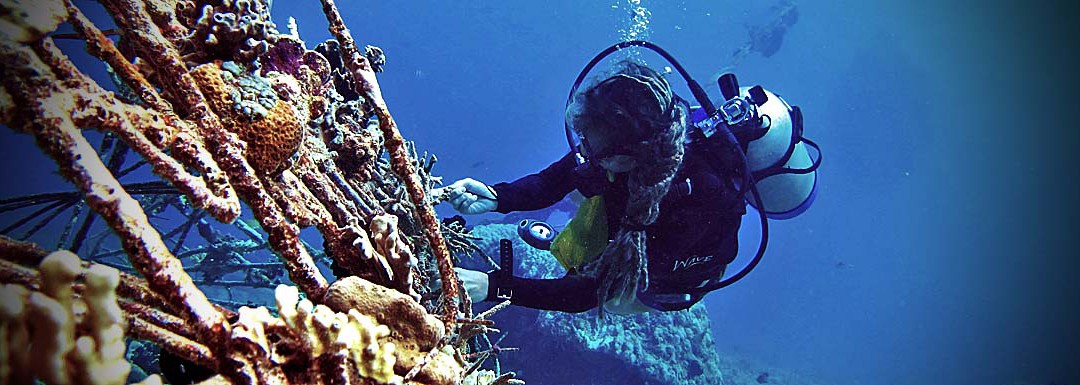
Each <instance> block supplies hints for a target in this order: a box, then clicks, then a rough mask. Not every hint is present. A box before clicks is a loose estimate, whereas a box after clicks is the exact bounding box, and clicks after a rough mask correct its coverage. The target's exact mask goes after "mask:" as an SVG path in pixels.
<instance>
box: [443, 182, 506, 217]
mask: <svg viewBox="0 0 1080 385" xmlns="http://www.w3.org/2000/svg"><path fill="white" fill-rule="evenodd" d="M440 193H442V194H446V195H445V196H446V198H447V200H449V201H450V205H452V206H453V207H454V210H457V211H458V212H460V213H462V214H483V213H486V212H488V211H492V210H495V208H496V207H498V205H499V204H498V203H497V198H496V197H495V190H492V189H491V187H488V185H486V184H484V183H483V182H480V181H478V180H475V179H472V178H465V179H462V180H459V181H457V182H454V183H453V184H451V185H449V186H446V187H443V190H441V191H440Z"/></svg>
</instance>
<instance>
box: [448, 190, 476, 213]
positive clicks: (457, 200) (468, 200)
mask: <svg viewBox="0 0 1080 385" xmlns="http://www.w3.org/2000/svg"><path fill="white" fill-rule="evenodd" d="M473 202H476V195H475V194H472V193H467V192H463V193H461V194H458V195H457V196H456V197H453V198H451V200H450V204H452V205H454V207H455V208H458V209H461V208H464V207H465V206H466V205H471V204H472V203H473Z"/></svg>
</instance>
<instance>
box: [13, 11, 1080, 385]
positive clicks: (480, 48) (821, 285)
mask: <svg viewBox="0 0 1080 385" xmlns="http://www.w3.org/2000/svg"><path fill="white" fill-rule="evenodd" d="M773 4H775V3H771V2H735V1H664V2H661V1H643V2H642V3H641V5H642V6H644V7H646V8H647V9H648V10H649V11H650V12H651V15H650V16H649V17H648V19H649V21H650V24H649V25H648V29H647V33H648V37H649V39H650V40H652V41H654V42H655V43H657V44H659V45H661V46H662V47H664V48H665V49H667V50H668V51H669V52H671V53H673V54H674V55H676V56H677V57H678V58H679V60H681V61H682V63H683V65H684V66H685V67H686V68H687V69H688V70H689V71H690V72H691V74H692V75H694V76H695V77H698V78H699V80H700V81H701V82H702V83H704V84H705V86H706V87H707V88H708V89H709V92H710V94H711V95H713V96H714V97H716V96H717V95H718V92H717V90H716V89H715V86H714V85H713V83H712V78H711V76H713V75H714V74H715V72H716V70H718V69H719V68H720V67H722V66H723V65H726V64H728V63H727V62H726V60H728V59H729V58H730V57H731V52H733V51H734V50H735V49H737V48H738V46H739V45H741V44H743V43H745V42H746V40H747V38H748V36H747V29H746V25H753V24H758V23H761V22H762V21H763V20H764V19H767V18H769V17H771V14H770V9H769V7H770V6H771V5H773ZM339 6H340V7H341V8H342V9H343V11H344V12H343V13H344V15H343V16H344V18H345V21H346V23H347V24H348V25H349V26H350V27H351V29H352V31H353V34H354V36H355V37H356V38H357V40H358V41H359V42H360V43H361V44H373V45H377V46H379V47H381V48H383V49H384V50H385V52H386V53H387V57H388V63H387V65H386V71H385V72H384V73H382V74H380V77H379V80H380V84H381V86H382V90H383V94H384V96H385V97H386V100H387V103H388V105H389V107H390V110H391V112H392V113H393V115H394V117H395V118H396V120H397V122H398V125H399V127H400V128H401V131H402V133H403V135H404V136H405V137H406V138H408V139H411V140H415V141H416V143H417V145H418V147H419V148H421V149H423V150H428V151H431V152H434V153H436V154H438V156H439V159H440V162H439V164H438V166H437V167H436V169H435V172H436V173H437V174H440V175H442V176H444V177H445V178H446V180H447V181H448V182H449V181H453V180H456V179H458V178H462V177H473V178H476V179H480V180H483V181H486V182H489V183H495V182H499V181H506V180H512V179H515V178H517V177H520V176H522V175H525V174H527V173H531V172H535V171H537V170H539V169H541V168H543V167H544V166H546V165H547V164H549V163H550V162H552V161H554V160H556V159H558V158H559V157H560V156H561V155H562V154H564V153H565V151H566V143H565V140H564V137H563V132H562V124H563V103H564V101H565V99H566V93H567V91H568V88H569V86H570V84H571V82H572V81H573V79H574V77H575V76H576V75H577V73H578V71H579V70H580V68H581V67H582V66H583V65H584V64H585V63H586V62H587V61H588V60H589V59H590V58H591V57H592V56H593V55H594V54H595V53H596V52H598V51H599V50H600V49H602V48H603V47H605V46H607V45H610V44H612V43H614V42H616V41H618V40H620V39H622V38H623V37H624V33H623V32H621V31H622V30H625V29H626V28H628V27H630V23H629V20H631V17H630V12H629V10H630V9H631V8H632V7H631V5H630V4H628V3H627V2H625V1H622V2H615V1H599V2H592V1H590V2H582V1H567V0H562V1H548V2H521V1H510V2H495V1H488V2H438V3H436V2H354V1H341V2H340V3H339ZM1046 6H1047V7H1048V8H1047V9H1045V10H1036V11H1032V10H1030V9H1027V8H1026V7H1023V6H1021V4H1012V3H1009V4H1005V3H1000V2H999V3H992V4H990V3H984V2H959V1H954V2H949V3H945V4H942V3H940V2H934V1H928V0H920V1H916V2H909V1H886V2H864V1H801V2H799V3H798V11H799V16H800V17H799V20H798V23H797V24H795V25H794V26H793V27H792V28H791V29H790V30H789V31H788V33H787V35H786V37H785V40H784V42H783V45H782V47H781V48H780V50H779V51H778V52H777V53H776V54H775V55H773V56H772V57H768V58H765V57H762V56H761V55H751V56H749V57H748V58H747V59H746V60H745V61H744V62H742V63H741V65H740V66H739V67H738V68H736V72H737V73H738V75H739V76H740V79H741V80H742V81H743V82H744V84H762V85H764V86H765V87H767V88H769V89H771V90H773V91H775V92H778V93H780V94H782V95H783V96H784V97H785V98H786V99H787V100H788V101H789V102H791V103H792V104H797V105H800V106H802V108H803V110H804V112H805V116H806V135H807V136H808V137H810V138H812V139H814V140H816V141H817V142H818V143H819V144H820V145H821V147H822V148H823V150H824V151H825V156H826V158H825V163H824V166H823V167H822V169H821V171H820V181H819V183H820V194H819V196H818V200H817V202H816V203H815V204H814V206H813V207H812V208H811V209H810V210H809V211H808V212H807V213H805V214H804V215H802V216H800V217H798V218H796V219H792V220H787V221H774V222H772V223H773V224H772V237H771V239H770V247H769V253H768V254H767V256H766V258H765V260H764V262H763V263H762V264H761V265H760V266H759V267H758V268H757V270H756V271H755V272H754V273H753V274H751V275H750V276H748V277H747V278H746V279H745V280H744V281H742V282H740V283H738V284H737V285H734V286H732V287H730V288H727V289H724V290H721V291H719V292H715V293H712V294H710V295H709V296H708V297H706V299H705V300H704V304H705V306H707V307H708V310H709V312H710V315H711V317H712V322H713V332H714V338H715V340H716V342H717V348H718V350H720V351H721V352H723V353H724V354H739V355H742V356H746V357H750V358H752V359H754V360H758V361H761V362H765V363H767V364H769V365H773V366H777V367H783V368H788V369H790V370H793V371H796V372H799V373H802V374H806V375H809V376H813V377H816V378H821V379H825V380H827V381H829V382H831V383H836V384H889V385H906V384H911V385H914V384H928V383H939V384H1007V383H1011V382H1012V381H1019V380H1024V381H1031V382H1037V383H1048V382H1051V381H1054V382H1056V383H1058V384H1066V383H1072V384H1076V383H1080V374H1078V372H1080V370H1078V369H1077V368H1076V365H1075V363H1076V358H1075V357H1077V356H1078V354H1080V347H1078V345H1077V341H1080V332H1078V329H1077V327H1076V325H1080V315H1078V309H1080V300H1078V297H1077V293H1080V290H1078V289H1080V284H1078V283H1077V281H1078V280H1076V279H1075V278H1074V277H1075V275H1076V269H1074V268H1071V267H1070V266H1067V265H1066V264H1064V263H1063V261H1065V260H1066V258H1067V257H1069V256H1071V255H1072V254H1075V253H1074V252H1072V250H1073V249H1074V246H1075V245H1076V238H1077V237H1076V235H1077V232H1076V230H1075V228H1074V227H1073V226H1071V225H1070V224H1069V223H1068V221H1067V220H1068V219H1069V218H1071V215H1072V214H1073V213H1075V211H1076V210H1075V206H1074V204H1073V203H1072V202H1071V201H1070V200H1071V199H1072V197H1075V196H1077V195H1078V194H1077V193H1078V191H1077V190H1078V189H1077V184H1076V179H1075V178H1074V174H1073V173H1071V172H1069V168H1068V167H1067V166H1068V163H1067V162H1066V160H1067V159H1068V158H1067V157H1068V154H1069V153H1070V152H1072V151H1075V144H1076V142H1075V135H1070V134H1067V133H1062V130H1065V129H1068V128H1073V127H1075V124H1070V123H1067V116H1064V117H1063V115H1066V114H1065V113H1064V112H1063V111H1070V110H1071V111H1073V113H1075V111H1076V107H1077V104H1076V102H1075V99H1065V100H1063V99H1061V98H1060V97H1062V96H1069V95H1068V93H1067V92H1062V91H1061V87H1062V83H1061V82H1062V79H1063V78H1060V77H1056V76H1059V75H1065V74H1068V73H1069V71H1070V67H1069V64H1068V63H1069V61H1068V60H1059V59H1055V58H1058V57H1060V56H1061V55H1068V54H1072V55H1073V56H1075V55H1074V54H1075V51H1068V52H1065V53H1062V51H1061V49H1062V48H1061V47H1062V46H1063V45H1064V44H1066V43H1067V42H1068V41H1070V40H1071V38H1069V36H1076V35H1074V34H1072V33H1073V32H1075V28H1074V27H1065V26H1063V25H1061V26H1059V24H1056V23H1052V22H1050V21H1048V20H1053V17H1052V16H1055V15H1060V14H1059V13H1058V12H1059V11H1060V12H1072V10H1071V9H1063V10H1058V9H1053V8H1049V7H1052V5H1050V4H1047V5H1046ZM274 7H275V8H274V14H275V20H276V21H277V23H278V25H279V27H280V29H282V30H284V26H285V24H286V17H287V16H290V15H291V16H294V17H296V18H297V20H298V22H299V31H300V35H301V37H303V38H304V39H305V40H306V41H308V45H309V47H313V46H314V45H315V44H316V43H318V42H319V41H322V40H324V39H326V38H328V37H329V34H328V33H327V32H326V29H325V19H324V18H323V16H322V14H321V11H320V9H319V5H318V3H317V2H313V1H304V2H299V1H284V0H277V1H275V5H274ZM1070 14H1071V13H1070ZM1032 28H1035V29H1034V30H1033V29H1032ZM65 44H67V43H65ZM1058 44H1062V45H1058ZM643 57H645V58H646V59H647V60H648V62H649V63H650V64H653V65H657V66H662V65H663V63H662V62H661V60H660V59H659V58H657V57H656V56H652V55H651V54H643ZM1066 57H1068V56H1066ZM675 83H676V84H678V82H675ZM679 89H680V90H683V91H681V92H682V93H683V94H684V95H686V94H687V93H686V92H685V91H684V90H685V88H683V87H682V86H681V85H679ZM1055 107H1056V108H1055ZM3 138H4V139H3V140H4V151H2V153H0V163H2V165H3V167H2V171H3V173H4V174H3V176H2V180H3V181H4V183H5V185H6V187H5V188H4V191H5V193H4V196H5V197H8V196H14V195H19V194H27V193H33V192H41V191H55V190H57V189H64V187H63V186H66V184H63V182H58V181H57V178H56V177H55V176H50V175H48V173H49V172H51V171H49V170H53V169H54V168H55V165H54V164H53V163H52V162H51V161H49V160H48V159H46V158H44V157H43V156H42V155H40V153H39V151H38V150H37V149H36V148H35V147H34V146H33V145H32V140H30V138H29V137H27V136H25V135H13V134H11V133H10V132H4V134H3ZM440 213H441V214H443V215H451V214H452V212H451V211H450V210H448V209H447V208H446V207H440ZM487 218H493V219H497V218H498V217H497V216H488V217H487ZM756 229H757V221H756V218H755V217H754V216H752V215H748V216H747V220H746V221H744V230H743V233H742V234H741V237H740V238H741V241H742V246H743V247H742V249H743V254H742V255H743V257H741V258H740V259H739V260H737V262H736V263H737V264H741V263H745V261H746V259H747V257H748V256H749V255H751V254H752V252H753V250H754V248H755V247H756V245H757V240H758V235H759V234H758V232H757V230H756ZM729 270H730V269H729ZM673 359H676V360H677V359H678V357H673ZM587 364H588V363H583V365H587ZM508 369H512V368H508Z"/></svg>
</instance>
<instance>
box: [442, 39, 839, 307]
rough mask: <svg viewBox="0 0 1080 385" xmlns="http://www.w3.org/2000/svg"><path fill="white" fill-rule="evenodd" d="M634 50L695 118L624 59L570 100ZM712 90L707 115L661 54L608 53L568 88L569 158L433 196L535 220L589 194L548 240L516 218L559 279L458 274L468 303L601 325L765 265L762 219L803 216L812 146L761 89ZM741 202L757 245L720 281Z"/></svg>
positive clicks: (508, 269) (695, 296) (693, 297)
mask: <svg viewBox="0 0 1080 385" xmlns="http://www.w3.org/2000/svg"><path fill="white" fill-rule="evenodd" d="M630 46H640V47H645V48H648V49H651V50H653V51H656V52H657V53H659V54H660V55H661V56H663V57H664V58H665V59H667V60H668V61H669V62H671V63H672V65H673V66H674V67H675V68H676V69H677V70H678V71H679V73H680V74H681V75H682V76H683V77H684V78H685V79H686V80H687V84H688V86H689V88H690V90H691V92H692V93H693V94H694V97H695V99H696V100H697V101H698V102H699V103H700V105H701V107H692V106H691V105H690V103H689V102H687V101H686V100H683V99H682V98H680V97H679V96H677V95H675V94H674V92H672V89H671V85H670V84H669V83H668V81H667V79H665V77H664V75H662V74H661V73H659V72H657V71H655V70H653V69H651V68H648V67H646V66H644V65H640V64H637V63H633V62H628V61H623V62H620V63H618V64H617V65H616V66H615V68H614V71H613V72H612V74H610V75H609V76H607V77H604V78H603V79H599V80H596V81H593V83H592V84H591V85H589V86H588V87H585V88H584V89H583V90H582V91H581V92H578V88H579V86H580V84H581V83H582V81H583V79H584V78H585V76H586V75H587V73H588V72H589V71H590V70H591V69H592V67H594V66H595V65H596V64H597V63H598V62H599V61H600V60H602V59H603V58H604V57H605V56H607V55H609V54H610V53H612V52H614V51H616V50H619V49H622V48H626V47H630ZM719 83H720V86H721V92H722V94H723V96H724V100H723V101H722V104H721V106H720V108H716V107H714V106H713V105H712V104H711V102H710V101H709V99H708V95H707V94H706V93H705V91H704V90H703V89H702V88H701V86H700V85H698V84H697V83H696V82H695V81H693V79H691V78H690V77H689V75H688V74H687V73H686V71H685V70H684V69H683V68H682V67H681V66H680V65H679V64H678V62H676V61H675V60H674V59H673V58H672V57H671V56H670V55H668V54H667V53H666V52H664V51H663V50H662V49H660V48H659V47H657V46H655V45H653V44H651V43H648V42H644V41H628V42H622V43H619V44H616V45H613V46H611V47H609V48H608V49H607V50H605V51H603V52H601V54H599V55H597V57H596V58H594V59H593V61H592V62H590V63H589V64H588V65H587V66H586V67H585V69H584V70H583V71H582V73H581V74H580V75H579V76H578V79H577V81H576V82H575V84H574V86H573V87H572V89H571V93H570V97H569V98H568V101H567V108H566V127H565V128H566V135H567V139H568V141H569V143H570V152H569V153H567V154H566V155H564V156H563V157H562V158H561V159H559V160H557V161H555V162H554V163H552V164H551V165H550V166H548V167H547V168H545V169H544V170H542V171H540V172H538V173H535V174H531V175H528V176H525V177H522V178H520V179H518V180H515V181H513V182H510V183H497V184H494V185H487V184H485V183H483V182H480V181H478V180H475V179H472V178H465V179H462V180H459V181H457V182H455V183H453V184H450V185H449V186H446V187H443V190H442V191H440V192H439V194H441V195H442V196H443V198H444V199H445V200H447V201H449V202H450V204H451V205H452V206H453V207H454V209H456V210H457V211H459V212H461V213H462V214H480V213H485V212H490V211H495V212H499V213H509V212H513V211H528V210H537V209H541V208H544V207H548V206H551V205H553V204H555V203H556V202H559V201H560V200H562V199H563V198H564V197H565V196H567V195H568V194H570V193H571V192H573V191H575V190H576V191H577V192H579V193H581V194H582V195H583V196H585V197H586V200H585V201H584V202H582V203H581V205H580V206H579V208H578V211H577V214H576V215H575V217H574V219H572V220H571V221H570V222H569V223H568V224H567V226H566V228H564V229H563V230H562V231H561V232H559V233H558V234H557V235H556V234H555V232H554V230H553V229H551V228H550V226H547V225H546V224H543V223H542V222H528V221H523V222H522V223H521V225H520V226H521V227H520V228H519V234H522V236H523V237H525V238H526V241H527V242H528V243H529V244H530V245H533V246H535V247H540V248H549V249H550V250H551V252H552V254H553V255H554V256H555V257H556V259H558V260H559V262H560V263H561V264H562V265H563V266H564V267H566V269H567V271H568V272H567V274H566V275H565V276H564V277H562V278H558V279H528V278H521V277H516V276H514V275H513V263H512V261H511V262H509V263H507V261H505V260H504V261H503V263H502V264H501V265H502V266H503V267H502V269H499V270H496V271H493V272H490V273H485V272H481V271H473V270H465V269H460V268H459V269H458V276H459V279H461V280H462V284H463V287H465V289H466V291H467V292H468V295H469V296H470V298H471V299H472V300H473V302H479V301H484V300H491V301H496V300H500V299H509V300H510V301H511V303H512V304H514V305H518V306H525V307H530V308H536V309H543V310H556V311H564V312H583V311H587V310H590V309H593V308H599V309H600V311H601V314H603V312H613V313H620V314H632V313H641V312H648V311H671V310H682V309H687V308H689V307H690V306H692V305H693V304H695V303H697V302H698V301H699V300H701V298H702V297H703V296H704V295H705V294H706V293H708V292H710V291H713V290H716V289H719V288H721V287H725V286H727V285H730V284H731V283H733V282H735V281H737V280H738V279H740V278H742V277H743V276H745V275H746V274H747V273H749V271H750V270H751V269H753V267H754V266H755V265H756V264H757V263H758V261H760V259H761V256H762V255H763V254H764V250H765V244H766V239H767V234H768V230H767V223H766V219H765V216H766V215H768V216H770V217H774V218H787V217H793V216H795V215H798V214H799V213H801V212H802V211H805V210H806V208H807V207H809V205H810V203H811V202H812V201H813V199H814V196H815V190H816V189H815V188H814V187H815V186H816V168H817V166H818V165H819V164H820V158H821V157H820V152H818V156H817V159H813V158H812V157H810V155H809V153H808V152H807V150H806V146H807V145H809V146H813V147H814V148H815V149H816V148H817V147H816V145H815V144H813V142H810V141H808V140H806V139H804V138H803V137H802V115H801V112H800V110H799V108H798V107H791V106H789V105H788V104H787V103H786V102H784V101H783V100H782V99H780V98H779V97H778V96H776V95H774V94H772V93H770V92H768V91H765V90H764V89H762V88H761V87H760V86H757V87H753V88H740V87H739V86H738V82H737V80H736V79H735V77H734V75H731V74H727V75H725V76H723V77H721V79H720V81H719ZM747 203H749V204H751V205H753V206H754V207H756V208H758V210H757V211H758V212H759V214H760V216H761V220H762V241H761V244H760V245H759V248H758V254H757V255H756V256H755V257H754V259H753V260H752V261H751V262H750V263H749V264H748V265H747V267H745V268H744V269H742V270H741V271H739V272H738V273H737V274H735V275H733V276H731V277H729V278H727V279H724V272H725V271H726V268H727V265H728V264H730V263H731V262H732V261H733V260H734V259H735V257H736V254H738V250H739V247H738V232H739V228H740V224H741V221H742V217H743V215H744V214H745V213H746V204H747ZM502 247H503V248H504V249H505V248H507V247H509V242H508V241H504V242H503V245H502ZM503 251H504V255H503V258H504V259H506V258H507V255H506V253H505V251H506V250H503ZM509 254H510V255H511V256H512V250H510V253H509ZM511 258H512V257H511Z"/></svg>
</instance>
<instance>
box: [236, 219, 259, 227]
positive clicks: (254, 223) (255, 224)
mask: <svg viewBox="0 0 1080 385" xmlns="http://www.w3.org/2000/svg"><path fill="white" fill-rule="evenodd" d="M240 221H242V222H244V224H245V225H248V226H249V227H251V228H253V229H258V228H262V225H261V224H259V221H258V220H257V219H255V218H244V219H241V220H240Z"/></svg>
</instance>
